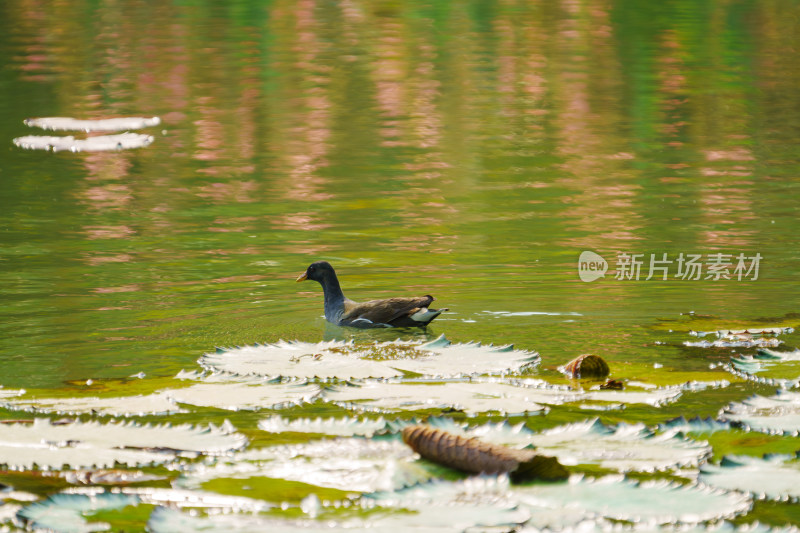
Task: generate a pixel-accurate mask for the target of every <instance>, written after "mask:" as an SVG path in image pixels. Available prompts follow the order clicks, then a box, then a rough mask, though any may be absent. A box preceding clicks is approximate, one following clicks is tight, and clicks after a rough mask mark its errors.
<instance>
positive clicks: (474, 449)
mask: <svg viewBox="0 0 800 533" xmlns="http://www.w3.org/2000/svg"><path fill="white" fill-rule="evenodd" d="M403 442H405V443H406V444H408V445H409V446H410V447H411V448H412V449H413V450H414V451H415V452H417V453H418V454H420V455H421V456H422V457H424V458H425V459H428V460H429V461H433V462H435V463H439V464H442V465H445V466H449V467H451V468H456V469H458V470H463V471H464V472H469V473H471V474H500V473H508V474H509V476H510V477H511V480H512V481H514V482H520V481H528V480H533V479H537V480H544V481H560V480H563V479H566V478H567V477H569V473H568V472H567V470H566V469H565V468H564V467H563V466H562V465H561V463H559V462H558V460H557V459H556V458H555V457H545V456H543V455H537V454H536V452H535V451H533V450H516V449H513V448H507V447H506V446H500V445H496V444H489V443H487V442H481V441H480V440H478V439H477V438H471V439H468V438H466V437H462V436H459V435H453V434H451V433H448V432H446V431H442V430H441V429H436V428H433V427H431V426H407V427H405V428H403Z"/></svg>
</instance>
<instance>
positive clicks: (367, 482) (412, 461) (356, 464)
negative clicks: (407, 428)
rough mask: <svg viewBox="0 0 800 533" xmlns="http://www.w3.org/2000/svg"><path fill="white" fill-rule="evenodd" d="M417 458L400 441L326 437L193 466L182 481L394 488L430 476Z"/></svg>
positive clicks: (192, 485)
mask: <svg viewBox="0 0 800 533" xmlns="http://www.w3.org/2000/svg"><path fill="white" fill-rule="evenodd" d="M416 459H417V456H416V454H414V452H413V451H412V450H411V449H410V448H409V447H408V446H406V445H405V444H403V443H402V441H400V440H399V439H389V440H377V439H364V438H358V437H352V438H336V439H325V440H316V441H311V442H307V443H303V444H291V445H281V446H271V447H268V448H262V449H259V450H249V451H246V452H242V453H239V454H236V456H235V457H233V458H232V460H230V461H218V462H217V463H216V464H214V465H211V466H205V465H199V464H198V465H194V466H193V468H192V469H191V470H190V471H187V473H186V475H185V477H184V478H182V479H181V480H180V481H179V483H180V485H181V486H182V487H184V488H197V487H200V486H202V484H203V483H205V482H206V481H209V480H212V479H219V478H233V479H240V480H245V479H250V478H258V477H266V478H280V479H286V480H290V481H299V482H302V483H307V484H309V485H316V486H318V487H325V488H331V489H338V490H343V491H353V492H372V491H376V490H394V489H395V488H398V487H405V486H407V485H409V484H414V483H418V482H419V481H424V480H427V479H430V478H431V476H432V475H433V474H432V473H431V472H430V471H429V470H427V469H425V467H424V465H422V464H420V463H419V462H418V461H417V460H416ZM243 483H244V482H243Z"/></svg>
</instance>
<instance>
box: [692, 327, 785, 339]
mask: <svg viewBox="0 0 800 533" xmlns="http://www.w3.org/2000/svg"><path fill="white" fill-rule="evenodd" d="M793 331H794V328H791V327H774V328H773V327H759V326H752V327H749V328H740V329H719V330H715V331H694V330H692V331H689V335H693V336H695V337H707V336H715V337H717V338H718V339H725V338H728V339H733V338H735V337H743V336H747V337H777V336H778V335H784V334H786V333H792V332H793Z"/></svg>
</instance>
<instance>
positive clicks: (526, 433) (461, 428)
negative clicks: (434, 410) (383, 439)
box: [387, 416, 535, 448]
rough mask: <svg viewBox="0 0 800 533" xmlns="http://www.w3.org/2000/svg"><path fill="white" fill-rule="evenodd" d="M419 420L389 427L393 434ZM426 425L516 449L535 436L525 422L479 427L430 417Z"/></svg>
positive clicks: (402, 422)
mask: <svg viewBox="0 0 800 533" xmlns="http://www.w3.org/2000/svg"><path fill="white" fill-rule="evenodd" d="M418 423H419V421H418V420H398V421H393V422H389V423H388V424H387V427H388V428H389V429H391V431H393V432H397V433H399V432H401V431H402V429H403V428H404V427H405V426H408V425H414V424H418ZM425 423H426V424H427V425H429V426H433V427H435V428H439V429H442V430H444V431H447V432H448V433H452V434H453V435H460V436H463V437H469V438H472V437H478V438H479V439H481V440H482V441H484V442H488V443H491V444H502V445H504V446H511V447H514V448H524V447H526V446H529V445H530V444H531V442H532V437H533V435H534V434H535V433H534V432H533V431H531V430H530V429H528V428H527V427H526V426H525V423H524V422H520V423H519V424H513V425H512V424H509V423H508V422H507V421H502V422H497V423H492V422H487V423H485V424H481V425H478V426H470V425H469V424H467V423H459V422H456V421H455V420H453V419H452V418H450V417H445V416H441V417H428V418H427V419H426V420H425Z"/></svg>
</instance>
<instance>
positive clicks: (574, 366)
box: [562, 353, 610, 378]
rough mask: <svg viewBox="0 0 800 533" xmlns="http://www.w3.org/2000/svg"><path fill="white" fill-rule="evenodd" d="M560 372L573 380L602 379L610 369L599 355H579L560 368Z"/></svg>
mask: <svg viewBox="0 0 800 533" xmlns="http://www.w3.org/2000/svg"><path fill="white" fill-rule="evenodd" d="M562 371H563V372H564V373H565V374H567V375H569V376H570V377H573V378H604V377H606V376H607V375H608V374H609V372H610V369H609V368H608V363H606V362H605V361H604V360H603V358H602V357H600V356H599V355H592V354H588V353H586V354H583V355H579V356H578V357H576V358H575V359H573V360H572V361H570V362H569V363H567V364H566V365H564V366H563V367H562Z"/></svg>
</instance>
